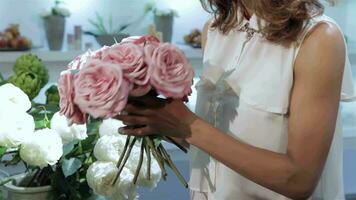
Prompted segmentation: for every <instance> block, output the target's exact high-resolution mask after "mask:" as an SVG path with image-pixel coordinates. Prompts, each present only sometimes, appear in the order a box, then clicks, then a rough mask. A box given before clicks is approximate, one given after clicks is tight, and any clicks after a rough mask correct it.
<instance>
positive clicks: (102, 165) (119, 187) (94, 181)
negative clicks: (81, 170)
mask: <svg viewBox="0 0 356 200" xmlns="http://www.w3.org/2000/svg"><path fill="white" fill-rule="evenodd" d="M118 171H119V170H118V169H117V167H116V165H115V164H114V163H112V162H102V161H97V162H95V163H93V164H92V165H91V166H90V167H89V169H88V171H87V174H86V177H87V182H88V185H89V187H90V188H92V189H93V190H94V192H95V193H96V194H99V195H103V196H106V197H108V198H111V199H116V200H119V199H132V198H130V197H132V196H136V195H134V194H133V193H135V192H136V187H135V186H134V185H133V184H132V179H133V178H134V175H133V174H132V173H131V172H130V170H128V169H126V168H124V169H123V171H122V172H121V175H120V179H119V180H118V181H117V182H116V184H115V185H114V186H113V185H112V182H113V181H114V179H115V177H116V175H117V173H118Z"/></svg>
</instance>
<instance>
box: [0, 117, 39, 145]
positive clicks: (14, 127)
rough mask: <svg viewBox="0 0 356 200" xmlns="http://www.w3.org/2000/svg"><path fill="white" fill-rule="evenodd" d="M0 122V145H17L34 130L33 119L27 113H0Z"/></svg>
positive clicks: (26, 138) (29, 136)
mask: <svg viewBox="0 0 356 200" xmlns="http://www.w3.org/2000/svg"><path fill="white" fill-rule="evenodd" d="M0 122H1V125H0V146H4V147H17V146H18V145H20V144H22V143H23V142H24V141H26V140H28V139H29V138H31V135H33V134H34V131H35V121H34V119H33V117H32V116H31V115H29V114H27V113H14V112H11V113H8V114H7V115H5V114H4V113H0Z"/></svg>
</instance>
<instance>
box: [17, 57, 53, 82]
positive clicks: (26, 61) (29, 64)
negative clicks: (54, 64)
mask: <svg viewBox="0 0 356 200" xmlns="http://www.w3.org/2000/svg"><path fill="white" fill-rule="evenodd" d="M13 70H14V72H15V74H17V75H18V74H22V73H24V72H27V73H31V74H34V75H35V76H36V77H37V78H38V79H39V80H40V82H41V83H40V88H42V87H43V86H45V85H46V84H47V83H48V79H49V75H48V69H47V67H46V66H45V65H44V63H43V62H42V61H41V59H39V58H38V57H37V56H36V55H34V54H30V53H28V54H23V55H22V56H20V57H19V58H17V59H16V62H15V64H14V67H13Z"/></svg>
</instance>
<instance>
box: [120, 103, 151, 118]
mask: <svg viewBox="0 0 356 200" xmlns="http://www.w3.org/2000/svg"><path fill="white" fill-rule="evenodd" d="M123 113H127V114H132V115H142V116H145V115H149V114H150V110H149V109H147V108H143V107H139V106H135V105H133V104H127V105H126V107H125V109H124V110H123Z"/></svg>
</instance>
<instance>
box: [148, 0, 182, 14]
mask: <svg viewBox="0 0 356 200" xmlns="http://www.w3.org/2000/svg"><path fill="white" fill-rule="evenodd" d="M149 12H152V13H153V14H154V15H155V16H174V17H178V16H179V15H178V12H177V11H176V10H174V9H159V8H158V7H157V3H156V2H155V1H150V2H148V3H147V4H146V5H145V13H149Z"/></svg>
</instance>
